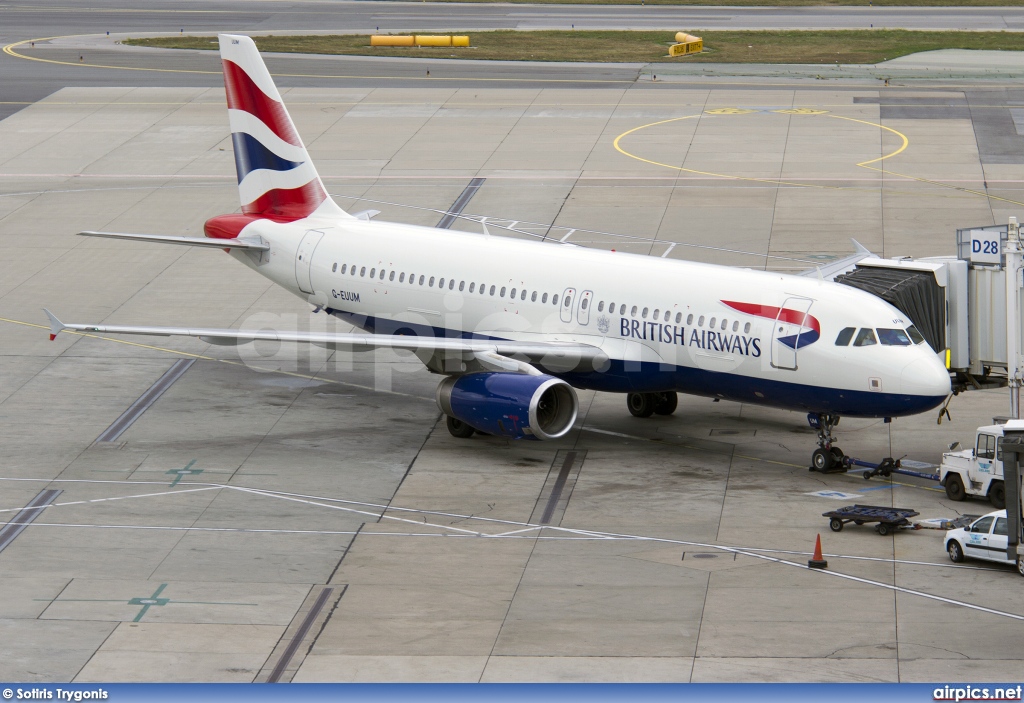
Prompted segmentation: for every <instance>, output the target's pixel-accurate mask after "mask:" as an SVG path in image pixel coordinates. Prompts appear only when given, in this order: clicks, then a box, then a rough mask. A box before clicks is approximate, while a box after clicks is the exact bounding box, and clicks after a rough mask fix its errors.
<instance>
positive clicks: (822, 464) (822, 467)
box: [811, 447, 832, 471]
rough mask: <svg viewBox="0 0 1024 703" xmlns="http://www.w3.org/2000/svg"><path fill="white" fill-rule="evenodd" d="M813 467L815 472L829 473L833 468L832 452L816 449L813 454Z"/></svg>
mask: <svg viewBox="0 0 1024 703" xmlns="http://www.w3.org/2000/svg"><path fill="white" fill-rule="evenodd" d="M811 466H813V467H814V470H815V471H828V470H829V469H831V468H832V452H831V451H829V450H828V449H821V448H820V447H819V448H818V449H815V450H814V452H813V453H812V454H811Z"/></svg>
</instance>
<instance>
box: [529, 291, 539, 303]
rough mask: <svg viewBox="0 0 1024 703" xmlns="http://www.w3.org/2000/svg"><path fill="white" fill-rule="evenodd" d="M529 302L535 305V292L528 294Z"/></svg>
mask: <svg viewBox="0 0 1024 703" xmlns="http://www.w3.org/2000/svg"><path fill="white" fill-rule="evenodd" d="M530 302H531V303H536V302H537V291H533V292H532V293H530Z"/></svg>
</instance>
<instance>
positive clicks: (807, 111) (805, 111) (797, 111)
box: [772, 107, 828, 115]
mask: <svg viewBox="0 0 1024 703" xmlns="http://www.w3.org/2000/svg"><path fill="white" fill-rule="evenodd" d="M772 112H778V113H781V114H783V115H824V114H826V113H827V112H828V110H814V109H812V108H809V107H794V108H790V109H788V110H772Z"/></svg>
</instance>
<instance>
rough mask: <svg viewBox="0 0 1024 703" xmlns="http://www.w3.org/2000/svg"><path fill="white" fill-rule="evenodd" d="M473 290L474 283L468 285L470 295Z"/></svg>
mask: <svg viewBox="0 0 1024 703" xmlns="http://www.w3.org/2000/svg"><path fill="white" fill-rule="evenodd" d="M475 288H476V284H475V283H470V284H469V292H470V293H472V292H473V290H474V289H475Z"/></svg>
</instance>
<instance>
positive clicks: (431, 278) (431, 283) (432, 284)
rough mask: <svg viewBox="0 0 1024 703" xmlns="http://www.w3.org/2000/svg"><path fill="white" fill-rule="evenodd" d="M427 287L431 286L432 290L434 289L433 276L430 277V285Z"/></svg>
mask: <svg viewBox="0 0 1024 703" xmlns="http://www.w3.org/2000/svg"><path fill="white" fill-rule="evenodd" d="M427 285H428V286H430V287H431V288H433V287H434V277H433V276H431V277H430V283H428V284H427Z"/></svg>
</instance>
